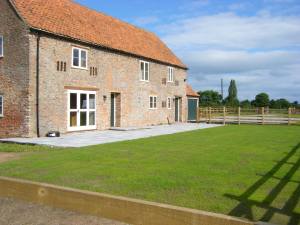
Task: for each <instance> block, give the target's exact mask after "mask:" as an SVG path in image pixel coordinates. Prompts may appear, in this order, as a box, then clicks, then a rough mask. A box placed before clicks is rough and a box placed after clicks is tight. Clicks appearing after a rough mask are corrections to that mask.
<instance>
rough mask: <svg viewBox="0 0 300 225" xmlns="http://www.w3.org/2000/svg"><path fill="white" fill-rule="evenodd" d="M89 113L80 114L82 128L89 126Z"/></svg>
mask: <svg viewBox="0 0 300 225" xmlns="http://www.w3.org/2000/svg"><path fill="white" fill-rule="evenodd" d="M86 116H87V113H86V112H80V126H81V127H85V126H86V125H87V122H86V121H87V118H86Z"/></svg>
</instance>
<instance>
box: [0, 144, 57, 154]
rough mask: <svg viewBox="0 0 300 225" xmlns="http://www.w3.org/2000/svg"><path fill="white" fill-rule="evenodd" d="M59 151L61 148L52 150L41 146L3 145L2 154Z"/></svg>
mask: <svg viewBox="0 0 300 225" xmlns="http://www.w3.org/2000/svg"><path fill="white" fill-rule="evenodd" d="M50 149H51V150H59V149H60V148H50V147H47V146H41V145H18V144H3V143H2V144H1V143H0V152H40V151H49V150H50Z"/></svg>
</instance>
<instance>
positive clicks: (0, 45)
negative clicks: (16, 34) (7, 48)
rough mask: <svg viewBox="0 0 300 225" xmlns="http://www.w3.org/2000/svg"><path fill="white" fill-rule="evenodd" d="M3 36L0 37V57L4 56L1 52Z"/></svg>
mask: <svg viewBox="0 0 300 225" xmlns="http://www.w3.org/2000/svg"><path fill="white" fill-rule="evenodd" d="M3 42H4V41H3V36H0V57H3V56H4V51H3Z"/></svg>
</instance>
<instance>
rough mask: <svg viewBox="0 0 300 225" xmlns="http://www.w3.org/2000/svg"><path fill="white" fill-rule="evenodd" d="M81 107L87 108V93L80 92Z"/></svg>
mask: <svg viewBox="0 0 300 225" xmlns="http://www.w3.org/2000/svg"><path fill="white" fill-rule="evenodd" d="M80 109H87V95H86V94H80Z"/></svg>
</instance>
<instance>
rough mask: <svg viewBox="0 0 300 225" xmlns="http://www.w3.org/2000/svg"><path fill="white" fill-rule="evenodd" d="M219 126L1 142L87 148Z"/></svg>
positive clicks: (194, 125)
mask: <svg viewBox="0 0 300 225" xmlns="http://www.w3.org/2000/svg"><path fill="white" fill-rule="evenodd" d="M218 126H221V125H216V124H204V123H201V124H199V123H178V124H172V125H161V126H152V127H146V128H142V129H124V130H105V131H88V132H79V133H69V134H66V135H63V136H61V137H56V138H49V137H41V138H8V139H0V142H12V143H21V144H37V145H48V146H55V147H85V146H91V145H99V144H105V143H112V142H119V141H126V140H135V139H140V138H147V137H154V136H160V135H166V134H175V133H180V132H186V131H192V130H199V129H207V128H213V127H218Z"/></svg>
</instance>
